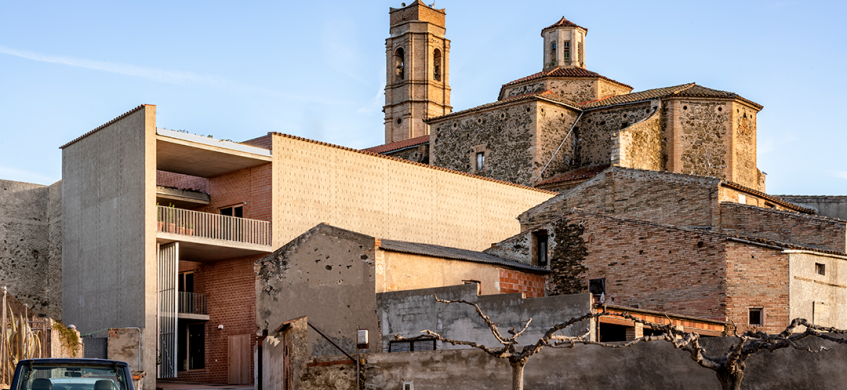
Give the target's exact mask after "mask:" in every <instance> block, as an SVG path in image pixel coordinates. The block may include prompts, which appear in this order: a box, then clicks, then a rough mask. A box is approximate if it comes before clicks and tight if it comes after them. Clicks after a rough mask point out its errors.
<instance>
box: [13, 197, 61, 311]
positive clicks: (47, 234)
mask: <svg viewBox="0 0 847 390" xmlns="http://www.w3.org/2000/svg"><path fill="white" fill-rule="evenodd" d="M57 202H58V203H57ZM61 246H62V239H61V183H57V184H54V185H52V186H50V187H47V186H43V185H40V184H31V183H23V182H16V181H6V180H0V270H2V272H0V286H8V288H9V293H10V294H12V295H14V296H15V297H17V299H18V300H20V301H21V303H24V304H27V305H28V306H29V308H30V309H31V310H34V311H36V312H39V313H45V314H47V315H48V316H50V317H52V318H56V319H61V315H62V267H61V264H62V249H61Z"/></svg>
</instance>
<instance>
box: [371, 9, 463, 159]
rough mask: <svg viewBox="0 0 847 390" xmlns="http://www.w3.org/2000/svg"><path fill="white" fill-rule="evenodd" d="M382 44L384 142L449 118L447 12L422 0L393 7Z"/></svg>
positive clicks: (410, 135) (425, 130)
mask: <svg viewBox="0 0 847 390" xmlns="http://www.w3.org/2000/svg"><path fill="white" fill-rule="evenodd" d="M389 14H390V15H391V29H390V30H389V32H390V34H391V36H390V37H389V38H388V39H386V40H385V61H386V66H385V68H386V78H385V106H384V107H383V109H382V111H383V112H384V113H385V143H386V144H388V143H392V142H397V141H403V140H407V139H410V138H415V137H420V136H424V135H428V134H429V127H428V125H427V124H426V123H424V122H423V121H424V119H427V118H431V117H436V116H440V115H445V114H449V113H450V112H451V111H452V109H453V108H452V107H451V106H450V84H449V80H450V66H449V64H450V41H449V40H448V39H446V38H444V33H445V31H446V30H445V27H444V18H445V15H446V14H445V12H444V10H443V9H435V8H432V7H431V6H427V5H426V4H424V3H423V2H421V1H420V0H416V1H415V2H413V3H411V5H408V6H407V5H406V3H403V8H391V10H390V12H389Z"/></svg>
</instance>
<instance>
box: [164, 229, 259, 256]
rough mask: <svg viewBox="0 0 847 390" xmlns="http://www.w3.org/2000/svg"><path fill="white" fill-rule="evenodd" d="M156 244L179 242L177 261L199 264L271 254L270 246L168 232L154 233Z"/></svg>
mask: <svg viewBox="0 0 847 390" xmlns="http://www.w3.org/2000/svg"><path fill="white" fill-rule="evenodd" d="M156 242H157V243H159V244H168V243H171V242H179V259H180V260H186V261H196V262H199V263H211V262H215V261H221V260H227V259H234V258H239V257H247V256H256V255H263V256H264V255H267V254H269V253H272V252H273V249H272V247H271V246H270V245H258V244H250V243H243V242H236V241H229V240H217V239H211V238H205V237H197V236H186V235H182V234H176V233H168V232H156Z"/></svg>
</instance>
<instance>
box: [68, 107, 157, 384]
mask: <svg viewBox="0 0 847 390" xmlns="http://www.w3.org/2000/svg"><path fill="white" fill-rule="evenodd" d="M155 134H156V107H155V106H139V107H137V108H136V109H133V110H131V111H129V112H128V113H126V114H124V115H122V116H121V117H119V118H117V119H116V120H113V121H111V122H109V123H107V124H106V125H104V126H101V127H100V128H98V129H95V130H94V131H92V132H90V133H88V134H86V135H84V136H83V137H81V138H79V139H77V140H75V141H73V142H71V143H70V144H68V145H66V146H65V147H64V149H63V151H62V178H63V182H62V184H63V191H62V195H63V202H62V220H63V224H62V242H63V245H62V247H63V258H64V261H63V269H62V275H63V277H62V292H63V295H62V305H63V319H64V320H65V323H71V324H74V325H76V326H77V329H79V330H80V331H81V332H83V333H88V332H93V331H96V330H100V329H104V328H128V327H138V328H141V329H142V334H143V339H142V349H143V350H144V356H142V359H141V364H142V367H136V365H137V363H136V362H129V363H130V365H131V366H132V368H133V369H137V370H143V371H147V374H148V376H151V377H153V378H155V372H156V338H157V337H156V315H157V312H156V296H157V292H156V285H157V279H156V277H157V253H156V242H155V234H156V229H155V228H154V226H155V223H156V211H155V210H156V209H155V194H156V188H155V185H156V144H155ZM148 385H149V382H148Z"/></svg>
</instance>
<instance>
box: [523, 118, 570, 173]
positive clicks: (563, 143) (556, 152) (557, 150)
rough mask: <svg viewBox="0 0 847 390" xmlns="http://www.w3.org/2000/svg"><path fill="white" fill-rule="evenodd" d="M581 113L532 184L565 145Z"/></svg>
mask: <svg viewBox="0 0 847 390" xmlns="http://www.w3.org/2000/svg"><path fill="white" fill-rule="evenodd" d="M582 114H583V113H582V112H580V113H579V116H577V117H576V120H575V121H573V124H571V129H570V130H568V134H566V135H565V138H564V139H563V140H562V143H560V144H559V147H558V148H556V151H555V152H553V155H552V156H550V159H549V160H547V164H544V168H541V172H538V176H536V177H535V179H534V180H533V181H532V184H535V182H536V181H538V179H539V178H540V177H541V174H542V173H544V170H546V169H547V166H549V165H550V163H551V162H553V159H554V158H556V154H558V153H559V150H560V149H562V146H564V145H565V141H567V140H568V137H570V135H571V133H572V132H573V129H574V127H576V124H577V123H579V118H582Z"/></svg>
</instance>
